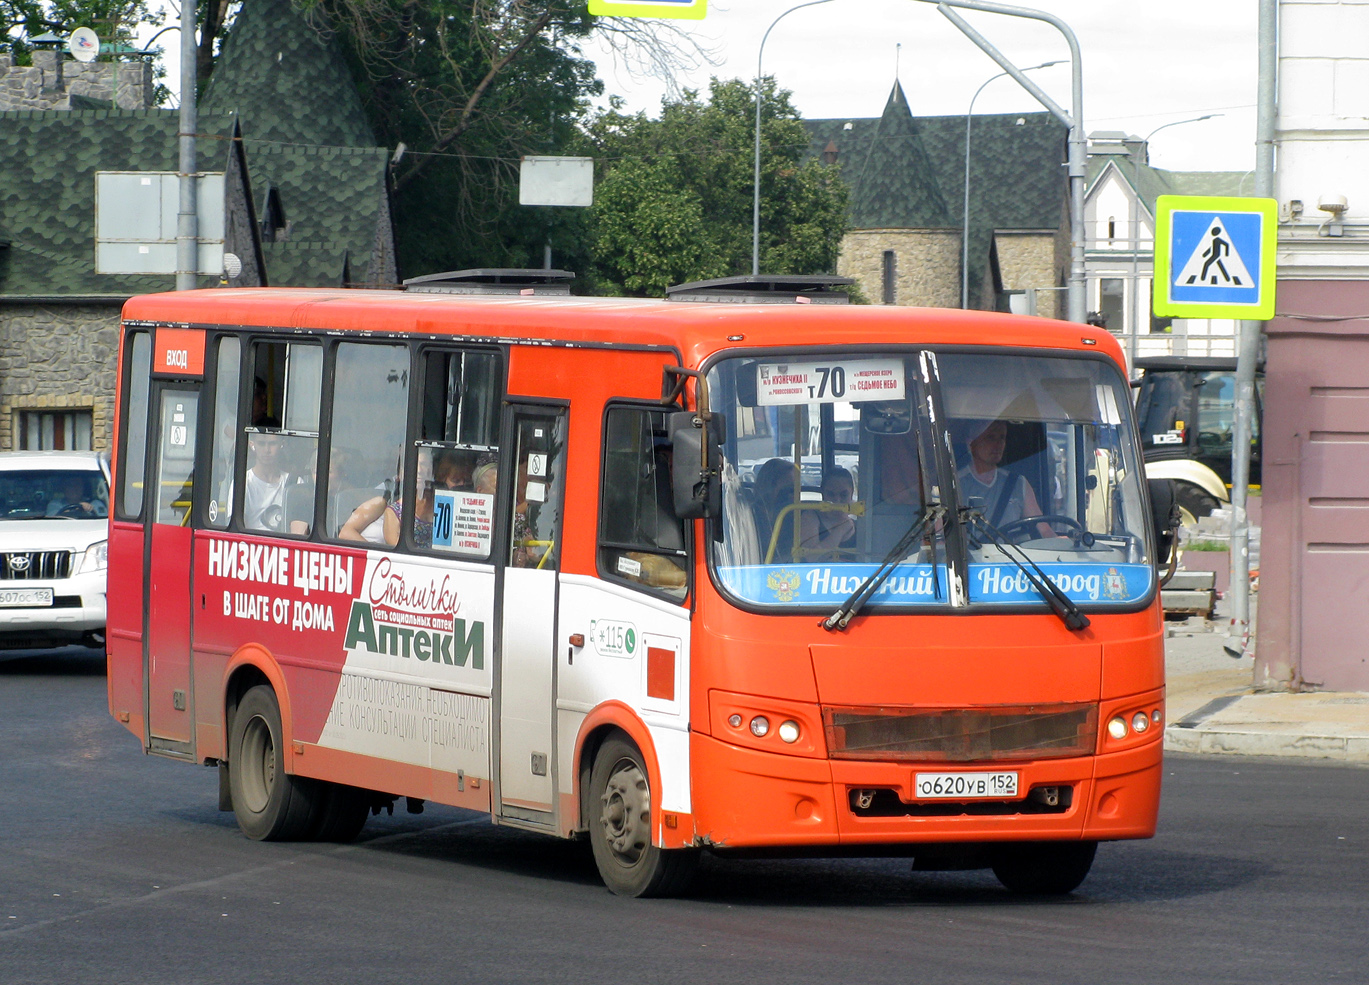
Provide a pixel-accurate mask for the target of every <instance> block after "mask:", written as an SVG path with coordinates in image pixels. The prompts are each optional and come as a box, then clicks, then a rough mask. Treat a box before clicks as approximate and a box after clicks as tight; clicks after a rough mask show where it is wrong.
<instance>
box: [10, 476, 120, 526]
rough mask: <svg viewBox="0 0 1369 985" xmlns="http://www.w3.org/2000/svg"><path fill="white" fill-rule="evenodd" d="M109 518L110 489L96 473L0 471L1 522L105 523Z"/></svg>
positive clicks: (102, 477)
mask: <svg viewBox="0 0 1369 985" xmlns="http://www.w3.org/2000/svg"><path fill="white" fill-rule="evenodd" d="M108 514H109V486H108V485H107V484H106V482H105V477H104V474H103V473H102V472H99V471H96V470H94V469H24V470H15V471H0V520H33V519H43V518H46V517H66V518H69V519H76V520H93V519H102V518H104V517H105V516H107V515H108Z"/></svg>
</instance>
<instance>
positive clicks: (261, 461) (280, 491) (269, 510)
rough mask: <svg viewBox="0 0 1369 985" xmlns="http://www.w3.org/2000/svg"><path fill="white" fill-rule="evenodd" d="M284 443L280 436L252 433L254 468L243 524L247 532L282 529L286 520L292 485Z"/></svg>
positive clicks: (249, 478)
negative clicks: (286, 495) (286, 504)
mask: <svg viewBox="0 0 1369 985" xmlns="http://www.w3.org/2000/svg"><path fill="white" fill-rule="evenodd" d="M284 445H285V441H284V439H283V438H282V437H281V436H280V435H278V434H260V433H255V432H254V433H253V434H251V435H250V436H249V437H248V442H247V448H248V451H249V452H250V453H251V454H250V457H251V459H252V466H251V467H250V468H249V469H248V470H247V482H246V484H245V488H244V490H243V525H244V526H246V527H247V529H248V530H280V529H282V528H283V526H284V519H285V489H286V486H287V485H289V484H291V476H290V475H289V474H288V473H286V471H285V469H284V463H283V461H282V455H283V451H284Z"/></svg>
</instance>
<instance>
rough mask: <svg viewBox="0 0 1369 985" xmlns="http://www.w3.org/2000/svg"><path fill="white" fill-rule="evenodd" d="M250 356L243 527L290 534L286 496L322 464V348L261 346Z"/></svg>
mask: <svg viewBox="0 0 1369 985" xmlns="http://www.w3.org/2000/svg"><path fill="white" fill-rule="evenodd" d="M252 356H253V358H252V368H253V375H252V379H251V386H252V412H251V417H250V419H249V423H248V425H247V426H246V427H245V428H244V429H243V430H244V432H245V433H246V434H247V468H246V472H245V473H244V475H243V482H242V486H243V491H242V497H243V500H242V501H243V509H242V524H243V527H244V529H247V530H257V531H263V532H267V533H287V532H289V530H288V526H287V523H286V512H285V511H286V505H287V495H288V494H289V492H290V491H291V490H292V489H294V487H296V486H299V485H301V484H302V483H306V482H308V481H310V480H311V479H312V477H313V474H314V470H315V468H316V465H317V460H318V416H319V397H320V395H321V393H320V391H321V389H322V380H323V348H322V346H320V345H317V344H315V343H301V342H258V343H257V344H256V345H255V346H254V351H253V354H252ZM291 499H292V500H294V499H295V497H291ZM310 513H311V514H312V510H311V511H310ZM310 519H312V516H311V517H310ZM311 525H312V524H311ZM305 532H306V533H307V532H308V531H307V530H306V531H305Z"/></svg>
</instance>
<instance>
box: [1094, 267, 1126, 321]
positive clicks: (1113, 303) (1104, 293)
mask: <svg viewBox="0 0 1369 985" xmlns="http://www.w3.org/2000/svg"><path fill="white" fill-rule="evenodd" d="M1125 283H1126V282H1125V281H1124V280H1122V278H1120V277H1104V278H1102V279H1101V280H1100V281H1099V282H1098V295H1099V297H1098V312H1099V314H1101V315H1102V316H1103V324H1104V325H1106V326H1107V327H1108V329H1109V330H1111V331H1113V332H1121V331H1124V330H1125V329H1126V317H1125V314H1124V312H1125V310H1126V309H1125V308H1124V307H1123V303H1122V302H1123V298H1124V297H1125V295H1124V294H1123V285H1124V284H1125Z"/></svg>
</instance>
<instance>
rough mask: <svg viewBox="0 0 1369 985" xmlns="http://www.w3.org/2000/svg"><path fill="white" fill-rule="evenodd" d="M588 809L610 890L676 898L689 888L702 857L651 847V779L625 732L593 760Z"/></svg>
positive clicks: (608, 742)
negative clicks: (699, 858)
mask: <svg viewBox="0 0 1369 985" xmlns="http://www.w3.org/2000/svg"><path fill="white" fill-rule="evenodd" d="M586 806H587V808H588V810H587V814H588V816H589V841H590V846H591V847H592V848H593V850H594V862H595V864H596V865H597V866H598V868H599V875H600V877H601V878H603V880H604V885H606V886H607V887H608V888H609V889H610V890H611V891H612V892H614V893H616V894H617V895H619V896H675V895H678V894H679V893H682V892H684V891H685V889H687V888H688V886H689V883H690V882H691V881H692V880H693V878H694V872H695V870H696V869H697V867H698V861H699V860H698V853H697V852H694V851H689V850H682V849H677V850H666V849H662V848H658V847H656V846H655V845H653V844H652V843H651V781H650V778H649V774H648V773H647V768H646V763H645V762H644V761H643V759H642V754H641V752H640V751H638V749H637V747H636V746H635V745H633V744H632V742H631V741H629V740H628V739H627V737H626V736H624V735H622V734H621V733H620V734H617V735H614V736H611V737H610V738H608V739H607V740H605V742H604V744H603V745H601V746H600V747H599V751H598V753H597V754H596V755H595V757H594V768H593V770H592V771H591V772H590V783H589V803H588V804H587V805H586Z"/></svg>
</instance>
